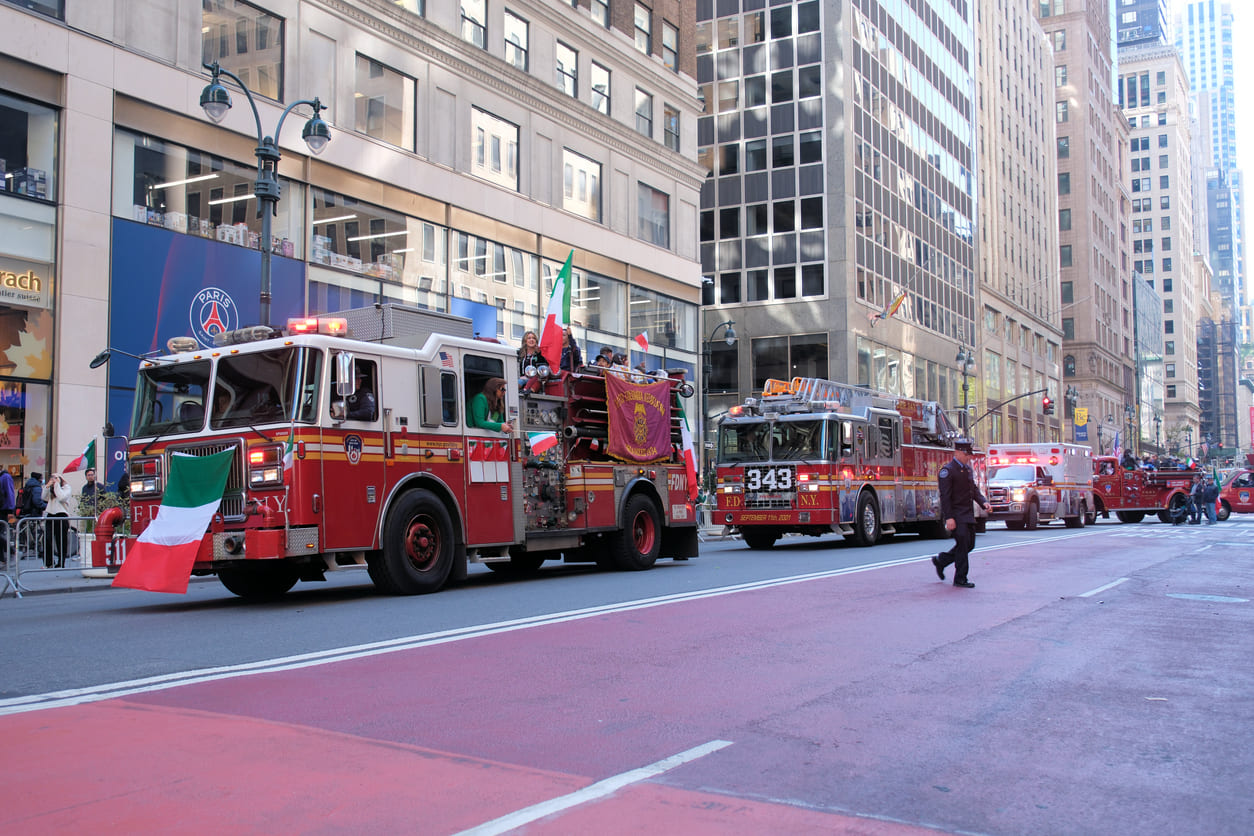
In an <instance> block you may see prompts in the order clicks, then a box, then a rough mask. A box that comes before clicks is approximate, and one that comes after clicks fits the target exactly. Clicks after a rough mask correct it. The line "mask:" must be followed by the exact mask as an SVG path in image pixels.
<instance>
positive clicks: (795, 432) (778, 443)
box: [718, 419, 824, 464]
mask: <svg viewBox="0 0 1254 836" xmlns="http://www.w3.org/2000/svg"><path fill="white" fill-rule="evenodd" d="M823 423H824V422H823V421H820V420H816V419H806V420H799V421H769V422H768V421H761V422H752V423H750V422H745V423H734V424H732V423H725V424H723V425H722V426H721V427H719V433H718V461H719V463H720V464H735V463H738V462H763V461H797V460H802V461H804V460H807V459H821V458H823Z"/></svg>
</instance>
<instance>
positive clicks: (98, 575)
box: [0, 557, 113, 600]
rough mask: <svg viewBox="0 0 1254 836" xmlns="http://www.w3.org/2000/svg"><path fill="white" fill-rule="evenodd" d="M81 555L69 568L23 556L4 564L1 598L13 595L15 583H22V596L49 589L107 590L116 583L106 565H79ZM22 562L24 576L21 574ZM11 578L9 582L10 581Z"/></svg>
mask: <svg viewBox="0 0 1254 836" xmlns="http://www.w3.org/2000/svg"><path fill="white" fill-rule="evenodd" d="M78 560H79V558H77V557H72V558H70V563H71V566H69V567H67V568H65V569H48V568H46V567H45V566H44V564H43V561H42V560H38V559H35V558H29V557H27V558H22V559H21V561H18V560H16V559H15V560H13V561H10V562H9V563H7V564H4V563H0V571H3V574H4V576H5V577H0V600H3V599H5V598H13V597H15V596H14V589H13V587H14V583H15V582H18V581H20V582H21V593H22V596H23V597H25V596H28V595H42V594H46V593H49V592H82V591H86V590H91V589H106V588H108V587H109V585H110V584H111V583H113V575H111V574H109V571H108V570H107V569H104V568H100V569H95V568H92V567H91V566H87V567H86V568H84V567H83V566H81V565H78ZM19 565H20V567H21V569H20V571H21V576H20V577H19V576H18V571H19V570H18V566H19ZM6 577H7V579H8V580H7V581H6Z"/></svg>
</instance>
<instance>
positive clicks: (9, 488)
mask: <svg viewBox="0 0 1254 836" xmlns="http://www.w3.org/2000/svg"><path fill="white" fill-rule="evenodd" d="M16 510H17V489H16V488H15V487H14V486H13V474H12V473H9V469H8V468H7V467H5V468H0V550H2V551H0V554H2V555H3V559H4V561H5V562H8V559H9V542H10V540H9V537H10V534H9V533H10V532H11V531H12V530H13V526H14V525H16V524H17V516H16V515H15V513H14V512H15V511H16Z"/></svg>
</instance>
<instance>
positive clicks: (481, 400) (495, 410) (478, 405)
mask: <svg viewBox="0 0 1254 836" xmlns="http://www.w3.org/2000/svg"><path fill="white" fill-rule="evenodd" d="M466 423H468V424H469V425H470V426H472V427H480V428H482V429H485V430H494V431H496V432H502V433H512V432H513V431H514V425H513V424H511V423H510V422H509V421H506V420H505V381H504V380H503V379H502V378H499V377H491V378H488V382H487V383H485V384H484V386H483V391H482V392H480V393H479V394H477V395H475V396H474V397H473V398H471V399H470V410H469V418H468V420H467V422H466Z"/></svg>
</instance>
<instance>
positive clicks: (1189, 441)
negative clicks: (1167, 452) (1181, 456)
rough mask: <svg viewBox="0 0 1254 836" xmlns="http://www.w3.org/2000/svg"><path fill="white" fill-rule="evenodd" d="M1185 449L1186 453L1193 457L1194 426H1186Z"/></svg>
mask: <svg viewBox="0 0 1254 836" xmlns="http://www.w3.org/2000/svg"><path fill="white" fill-rule="evenodd" d="M1184 449H1185V451H1186V452H1185V455H1187V456H1188V457H1189V458H1193V428H1192V427H1185V428H1184Z"/></svg>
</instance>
